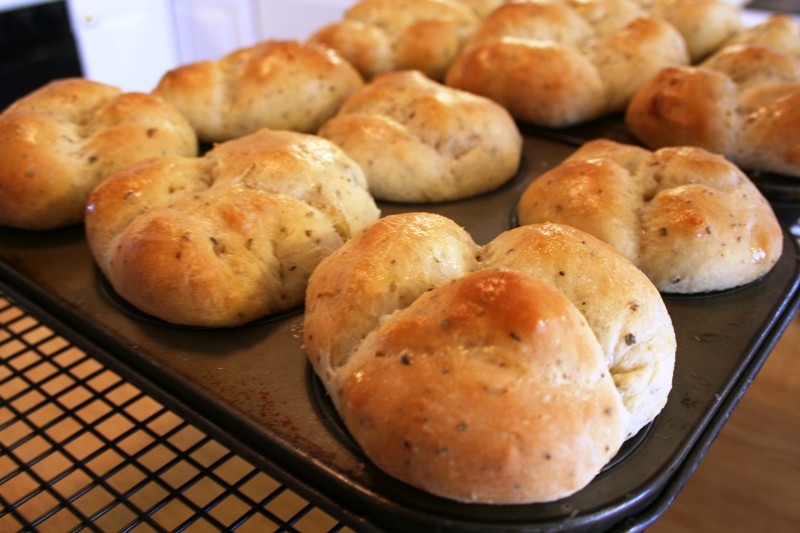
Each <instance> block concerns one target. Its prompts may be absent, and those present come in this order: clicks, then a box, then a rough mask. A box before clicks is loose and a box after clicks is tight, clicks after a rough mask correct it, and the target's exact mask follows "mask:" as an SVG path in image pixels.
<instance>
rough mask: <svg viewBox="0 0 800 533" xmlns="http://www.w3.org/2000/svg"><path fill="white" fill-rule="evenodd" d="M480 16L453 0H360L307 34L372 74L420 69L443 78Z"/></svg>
mask: <svg viewBox="0 0 800 533" xmlns="http://www.w3.org/2000/svg"><path fill="white" fill-rule="evenodd" d="M479 21H480V17H479V15H478V13H477V12H476V11H474V10H473V9H472V8H471V7H470V6H468V5H466V3H461V2H458V1H451V0H362V1H360V2H358V3H356V4H355V5H353V6H352V7H351V8H350V9H348V10H347V12H346V13H345V15H344V18H343V19H342V20H341V21H337V22H334V23H332V24H329V25H327V26H325V27H323V28H320V29H319V30H318V31H316V32H315V33H314V34H313V35H311V37H310V38H309V40H308V41H309V42H311V43H321V44H324V45H326V46H330V47H331V48H333V49H334V50H337V51H338V52H339V53H340V54H341V55H342V56H344V57H345V58H346V59H347V60H348V61H350V62H351V63H352V64H353V66H355V67H356V69H358V71H359V72H360V73H361V75H362V76H363V77H364V78H365V79H366V80H370V79H372V78H373V77H374V76H375V75H377V74H380V73H382V72H390V71H394V70H420V71H422V72H424V73H425V75H427V76H428V77H430V78H431V79H434V80H437V81H441V80H442V78H443V77H444V73H445V72H446V71H447V68H448V67H449V66H450V63H451V62H452V61H453V59H454V58H455V56H456V55H457V54H458V53H459V52H460V50H461V47H462V45H463V43H464V40H465V39H466V38H467V36H469V34H470V33H472V30H473V29H474V27H475V26H476V25H477V24H478V22H479Z"/></svg>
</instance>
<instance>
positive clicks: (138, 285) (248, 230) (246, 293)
mask: <svg viewBox="0 0 800 533" xmlns="http://www.w3.org/2000/svg"><path fill="white" fill-rule="evenodd" d="M378 215H379V211H378V209H377V207H376V206H375V203H374V201H373V199H372V197H371V196H369V194H368V193H367V191H366V182H365V180H364V175H363V173H362V172H361V169H360V168H359V167H358V165H357V164H356V163H355V162H353V161H352V159H350V158H349V157H347V155H346V154H344V152H342V151H341V150H340V149H339V148H338V147H336V146H335V145H334V144H332V143H330V142H328V141H326V140H324V139H320V138H319V137H316V136H312V135H308V134H301V133H296V132H287V131H270V130H266V129H265V130H260V131H258V132H256V133H254V134H251V135H248V136H245V137H241V138H239V139H236V140H233V141H228V142H226V143H221V144H218V145H217V146H215V147H214V148H213V149H212V150H210V151H209V152H208V153H207V154H206V155H205V156H203V157H200V158H187V157H162V158H155V159H151V160H148V161H145V162H142V163H140V164H137V165H134V166H132V167H129V168H127V169H125V170H123V171H121V172H118V173H116V174H114V175H113V176H111V177H109V178H108V179H107V180H106V181H104V182H103V183H101V184H100V185H99V186H98V187H96V188H95V189H94V190H93V191H92V193H91V195H90V197H89V201H88V205H87V212H86V236H87V241H88V243H89V246H90V248H91V251H92V253H93V254H94V257H95V259H96V260H97V263H98V265H99V266H100V268H101V270H102V272H103V274H104V275H105V276H106V278H107V279H108V281H109V282H110V283H111V285H112V286H113V288H114V289H115V290H116V291H117V293H118V294H119V295H120V296H121V297H123V298H124V299H126V300H127V301H128V302H130V303H131V304H132V305H134V306H136V307H137V308H138V309H140V310H141V311H143V312H145V313H148V314H150V315H152V316H155V317H158V318H161V319H163V320H165V321H168V322H171V323H174V324H180V325H188V326H201V327H230V326H237V325H241V324H244V323H246V322H250V321H252V320H254V319H256V318H259V317H262V316H264V315H267V314H270V313H276V312H279V311H283V310H286V309H289V308H292V307H294V306H298V305H300V304H302V302H303V296H304V292H305V288H306V281H307V279H308V276H309V275H310V273H311V271H312V270H313V269H314V267H315V266H316V265H317V263H319V261H320V260H321V259H322V258H323V257H325V256H327V255H328V254H330V253H331V252H332V251H333V250H335V249H337V248H338V247H339V246H341V245H342V243H343V242H345V241H346V240H347V239H348V238H349V237H350V236H351V234H352V233H353V232H355V231H357V230H359V229H360V228H362V227H363V226H365V225H366V224H368V223H370V222H372V221H374V220H375V219H376V218H377V217H378Z"/></svg>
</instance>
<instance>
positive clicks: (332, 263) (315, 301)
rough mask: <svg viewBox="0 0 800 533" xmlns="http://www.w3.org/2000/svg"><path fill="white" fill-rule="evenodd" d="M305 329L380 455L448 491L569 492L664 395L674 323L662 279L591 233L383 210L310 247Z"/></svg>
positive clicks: (345, 414)
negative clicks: (317, 256) (485, 238)
mask: <svg viewBox="0 0 800 533" xmlns="http://www.w3.org/2000/svg"><path fill="white" fill-rule="evenodd" d="M304 326H305V339H304V340H305V346H306V350H307V353H308V357H309V360H310V361H311V364H312V366H313V367H314V369H315V371H316V373H317V374H318V375H319V376H320V378H321V379H322V381H323V383H324V384H325V386H326V388H327V390H328V391H329V393H330V395H331V398H332V400H333V402H334V405H335V406H336V407H337V409H338V410H339V412H340V413H341V415H342V418H343V420H344V422H345V424H346V425H347V427H348V429H349V430H350V432H351V434H352V435H353V437H354V438H355V439H356V441H357V442H358V443H359V444H360V445H361V446H362V448H363V449H364V452H365V453H366V454H367V456H368V457H369V458H370V459H371V460H372V461H373V462H374V463H375V464H376V465H377V466H378V467H379V468H381V469H383V470H385V471H386V472H388V473H389V474H391V475H392V476H395V477H397V478H399V479H401V480H403V481H405V482H407V483H410V484H412V485H414V486H416V487H419V488H422V489H424V490H427V491H430V492H432V493H434V494H437V495H440V496H444V497H446V498H451V499H455V500H458V501H466V502H480V503H528V502H536V501H551V500H555V499H558V498H561V497H564V496H567V495H569V494H572V493H574V492H575V491H577V490H579V489H580V488H582V487H583V486H585V485H586V484H587V483H589V481H590V480H591V479H592V478H593V477H594V476H595V475H596V474H597V473H598V472H599V470H600V469H601V468H602V466H603V465H604V464H606V463H607V462H608V460H609V459H610V458H611V457H613V455H614V454H615V453H616V451H617V450H618V449H619V446H620V445H621V444H622V442H623V441H624V440H625V438H626V437H627V436H629V435H632V434H633V433H635V432H637V431H638V430H639V429H640V428H641V427H642V426H643V425H644V424H646V423H647V422H649V421H650V420H652V418H653V417H655V416H656V414H657V413H658V412H659V411H660V410H661V408H663V405H664V404H665V403H666V398H667V395H668V393H669V390H670V388H671V382H672V372H673V367H674V357H675V334H674V330H673V328H672V323H671V321H670V318H669V315H668V314H667V311H666V308H665V306H664V304H663V302H662V300H661V297H660V295H659V293H658V291H657V290H656V289H655V287H653V285H652V284H651V283H650V282H649V281H648V280H647V278H646V277H645V276H644V275H643V274H642V273H641V272H640V271H639V270H637V269H636V268H635V267H634V266H633V265H632V264H631V263H630V262H629V261H628V260H627V259H625V258H624V257H623V256H622V255H621V254H619V253H618V252H617V251H615V250H613V249H612V248H611V247H609V246H608V245H605V244H603V243H602V242H600V241H599V240H597V239H595V238H594V237H591V236H590V235H587V234H584V233H582V232H579V231H577V230H575V229H573V228H569V227H566V226H558V225H553V224H544V225H538V226H526V227H521V228H517V229H514V230H511V231H508V232H506V233H504V234H502V235H500V236H499V237H498V238H496V239H495V240H494V241H492V242H491V243H489V244H488V245H486V246H484V247H480V246H478V245H477V244H475V242H474V241H473V240H472V239H471V237H470V236H469V235H468V234H467V233H466V232H464V230H463V229H462V228H460V227H459V226H457V225H456V224H455V223H454V222H452V221H451V220H449V219H447V218H445V217H442V216H439V215H433V214H427V213H409V214H403V215H393V216H387V217H385V218H382V219H380V220H379V221H377V222H375V223H373V224H372V225H370V226H369V227H368V228H366V229H365V230H364V231H362V232H360V233H358V234H357V235H356V236H355V237H354V238H353V239H352V240H351V241H349V242H348V243H347V244H345V245H344V246H343V247H342V248H340V249H339V250H338V251H336V252H334V253H333V254H332V255H331V256H329V257H328V258H326V259H325V260H323V261H322V262H321V263H320V265H319V266H318V267H317V269H316V270H315V271H314V273H313V274H312V277H311V279H310V281H309V286H308V291H307V296H306V314H305V324H304Z"/></svg>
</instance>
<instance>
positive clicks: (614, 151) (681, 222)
mask: <svg viewBox="0 0 800 533" xmlns="http://www.w3.org/2000/svg"><path fill="white" fill-rule="evenodd" d="M518 216H519V223H520V224H523V225H524V224H537V223H541V222H545V221H548V222H556V223H560V224H567V225H570V226H573V227H575V228H578V229H580V230H582V231H585V232H587V233H591V234H592V235H594V236H596V237H597V238H599V239H601V240H602V241H604V242H606V243H608V244H610V245H612V246H614V247H615V248H616V249H618V250H619V251H621V252H622V253H623V254H624V255H625V256H626V257H628V258H629V259H630V260H631V261H633V263H635V264H636V265H637V266H638V267H639V268H641V270H642V271H643V272H644V273H645V274H646V275H647V276H648V277H649V278H650V280H651V281H652V282H653V283H654V284H655V285H656V287H658V288H659V290H661V291H663V292H667V293H700V292H709V291H718V290H724V289H730V288H733V287H737V286H740V285H744V284H746V283H749V282H752V281H755V280H757V279H759V278H761V277H763V276H764V275H766V273H768V272H769V271H770V270H771V269H772V267H773V266H774V265H775V263H776V262H777V261H778V259H779V258H780V256H781V254H782V251H783V232H782V230H781V227H780V224H779V222H778V220H777V218H776V216H775V213H774V212H773V210H772V207H771V206H770V204H769V202H767V200H766V199H765V198H764V197H763V195H762V194H761V193H760V191H759V190H758V189H757V188H756V186H755V185H754V184H753V182H752V181H750V179H749V178H748V177H747V176H746V175H745V174H744V173H743V172H742V171H741V170H739V169H738V168H737V167H736V166H735V165H733V164H732V163H730V162H728V161H727V160H726V159H724V158H723V157H722V156H719V155H717V154H712V153H710V152H708V151H706V150H703V149H701V148H696V147H672V148H662V149H660V150H657V151H655V152H650V151H649V150H647V149H645V148H641V147H638V146H633V145H626V144H621V143H617V142H614V141H610V140H607V139H598V140H595V141H590V142H588V143H586V144H585V145H584V146H582V147H581V148H580V149H578V150H577V151H576V152H575V153H574V154H573V155H571V156H570V157H569V158H567V159H566V160H565V161H564V162H563V163H562V164H561V165H559V166H557V167H555V168H553V169H552V170H550V171H548V172H546V173H545V174H543V175H542V176H540V177H539V178H537V179H536V180H535V181H534V182H532V183H531V184H530V185H529V186H528V188H527V189H526V190H525V192H524V193H523V195H522V197H521V198H520V202H519V207H518Z"/></svg>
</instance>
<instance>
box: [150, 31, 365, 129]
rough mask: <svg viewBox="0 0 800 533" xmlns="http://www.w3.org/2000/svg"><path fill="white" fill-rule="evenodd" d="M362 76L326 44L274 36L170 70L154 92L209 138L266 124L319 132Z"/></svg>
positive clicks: (358, 83)
mask: <svg viewBox="0 0 800 533" xmlns="http://www.w3.org/2000/svg"><path fill="white" fill-rule="evenodd" d="M363 83H364V81H363V79H362V78H361V76H360V75H359V74H358V72H357V71H356V70H355V69H354V68H353V67H352V65H350V64H349V63H348V62H347V61H345V60H344V59H343V58H342V57H341V56H340V55H339V54H337V53H336V52H335V51H333V50H331V49H329V48H327V47H324V46H320V45H315V44H304V43H300V42H297V41H291V40H289V41H277V40H270V41H264V42H261V43H258V44H256V45H253V46H250V47H247V48H242V49H239V50H236V51H234V52H232V53H230V54H228V55H226V56H225V57H223V58H221V59H219V60H211V61H199V62H196V63H191V64H187V65H182V66H179V67H177V68H175V69H172V70H170V71H169V72H167V73H166V74H164V76H162V78H161V79H160V80H159V82H158V85H157V86H156V87H155V89H153V94H156V95H159V96H161V97H162V98H164V99H165V100H167V101H169V102H172V103H173V104H174V105H175V106H176V107H177V108H178V109H180V110H181V112H182V113H183V114H184V115H185V116H186V117H187V118H188V119H189V122H190V123H191V124H192V126H193V127H194V128H195V130H196V131H197V134H198V136H199V137H200V139H201V140H202V141H205V142H209V143H210V142H219V141H226V140H230V139H234V138H236V137H241V136H243V135H247V134H250V133H254V132H256V131H257V130H259V129H261V128H270V129H274V130H291V131H298V132H303V133H314V132H316V131H317V129H318V128H319V127H320V126H321V125H322V123H323V122H325V121H326V120H327V119H329V118H330V117H332V116H333V115H334V114H335V113H336V111H337V110H338V109H339V106H340V105H341V104H342V102H343V101H344V100H345V99H346V98H347V97H348V96H350V94H352V93H353V92H354V91H355V90H356V89H358V88H360V87H361V86H362V85H363Z"/></svg>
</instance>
